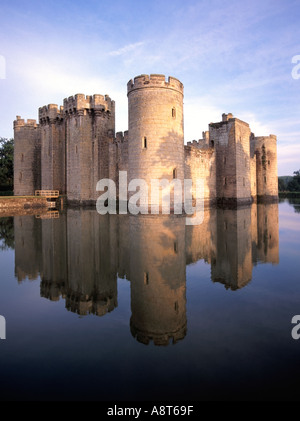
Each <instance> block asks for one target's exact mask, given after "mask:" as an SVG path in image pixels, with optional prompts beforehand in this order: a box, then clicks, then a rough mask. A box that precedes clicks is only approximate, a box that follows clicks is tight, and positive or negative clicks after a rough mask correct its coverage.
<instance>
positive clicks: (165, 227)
mask: <svg viewBox="0 0 300 421" xmlns="http://www.w3.org/2000/svg"><path fill="white" fill-rule="evenodd" d="M129 239H130V244H131V245H132V246H131V247H130V259H129V261H130V281H131V311H132V315H131V319H130V330H131V333H132V335H133V336H134V337H135V338H136V340H137V341H139V342H141V343H144V344H148V343H149V342H150V341H153V343H154V344H155V345H168V344H169V343H170V342H171V341H172V342H173V343H174V344H175V343H177V342H178V341H179V340H181V339H183V338H184V337H185V335H186V330H187V319H186V264H185V262H186V260H185V259H186V255H185V218H184V217H182V216H175V215H164V216H162V215H157V216H154V215H151V216H148V215H147V216H144V215H139V216H132V215H131V216H130V217H129Z"/></svg>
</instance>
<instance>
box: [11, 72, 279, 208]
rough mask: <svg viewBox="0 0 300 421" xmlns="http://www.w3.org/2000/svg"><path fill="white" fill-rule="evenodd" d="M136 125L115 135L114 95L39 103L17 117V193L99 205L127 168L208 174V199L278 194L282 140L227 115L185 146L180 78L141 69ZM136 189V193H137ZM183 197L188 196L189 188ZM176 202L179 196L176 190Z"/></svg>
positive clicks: (154, 175)
mask: <svg viewBox="0 0 300 421" xmlns="http://www.w3.org/2000/svg"><path fill="white" fill-rule="evenodd" d="M127 92H128V107H129V119H128V120H129V127H128V131H126V132H124V133H122V132H119V133H117V134H115V103H114V101H113V100H111V99H110V97H109V96H108V95H105V96H103V95H93V96H85V95H83V94H77V95H75V96H74V97H73V96H71V97H69V98H66V99H65V100H64V102H63V106H60V107H58V106H57V105H56V104H49V105H48V106H44V107H41V108H40V109H39V124H37V123H36V121H35V120H27V122H25V120H23V119H21V117H17V119H16V120H15V121H14V132H15V156H14V193H15V195H16V196H22V195H34V192H35V190H38V189H43V190H59V192H60V194H62V195H66V196H67V200H68V203H69V204H76V205H90V204H95V203H96V200H97V198H98V197H99V195H100V194H101V192H97V191H96V185H97V182H98V181H99V180H100V179H103V178H110V179H112V180H114V181H115V183H116V186H117V194H118V185H119V171H127V173H128V182H130V181H131V180H133V179H143V180H145V182H146V183H147V185H148V187H149V197H148V201H149V204H159V203H155V202H157V201H159V200H160V199H159V198H157V197H156V198H152V197H151V191H150V180H151V179H158V180H161V179H166V180H168V181H169V182H172V180H174V179H177V180H180V181H181V182H183V180H184V179H192V181H193V189H192V193H193V198H195V197H196V190H195V182H196V179H197V178H198V179H199V178H200V179H202V180H203V181H204V199H205V203H207V204H212V203H219V204H221V205H226V206H227V205H229V206H231V205H234V206H237V205H246V204H249V203H251V202H253V201H256V200H258V201H265V200H272V201H273V200H275V201H276V200H277V198H278V187H277V139H276V136H275V135H269V136H260V137H255V135H254V134H253V133H252V132H251V129H250V127H249V124H247V123H246V122H244V121H241V120H239V119H238V118H235V117H234V116H233V115H232V114H230V113H229V114H223V115H222V121H220V122H217V123H210V124H209V127H208V131H205V132H203V134H202V139H199V140H198V141H196V140H193V141H192V142H188V143H187V145H184V127H183V85H182V83H181V82H180V81H179V80H178V79H176V78H173V77H169V78H168V79H167V80H166V78H165V76H164V75H157V74H152V75H140V76H137V77H135V78H134V79H133V80H130V81H129V82H128V84H127ZM130 194H132V193H130ZM128 198H129V197H127V199H128ZM182 200H183V195H182ZM171 205H172V195H171Z"/></svg>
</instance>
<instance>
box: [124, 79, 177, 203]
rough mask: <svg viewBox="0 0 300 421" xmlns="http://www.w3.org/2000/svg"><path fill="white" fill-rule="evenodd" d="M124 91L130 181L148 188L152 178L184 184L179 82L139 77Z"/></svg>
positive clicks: (129, 83) (130, 82)
mask: <svg viewBox="0 0 300 421" xmlns="http://www.w3.org/2000/svg"><path fill="white" fill-rule="evenodd" d="M127 90H128V120H129V130H128V159H129V181H131V180H132V179H143V180H145V181H146V183H147V185H148V186H150V185H151V180H152V179H166V180H168V181H169V182H171V181H172V180H173V179H174V178H176V179H179V180H181V181H182V182H183V180H184V139H183V85H182V83H181V82H180V81H178V80H177V79H175V78H172V77H169V78H168V81H166V79H165V76H163V75H150V76H148V75H141V76H137V77H136V78H134V81H132V80H130V81H129V82H128V85H127ZM153 202H155V200H153ZM149 203H151V196H150V194H149ZM154 204H158V203H154Z"/></svg>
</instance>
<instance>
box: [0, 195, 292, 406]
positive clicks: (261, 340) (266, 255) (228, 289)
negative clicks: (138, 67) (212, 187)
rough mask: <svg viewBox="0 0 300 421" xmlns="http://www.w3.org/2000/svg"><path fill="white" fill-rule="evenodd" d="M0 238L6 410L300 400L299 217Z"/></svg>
mask: <svg viewBox="0 0 300 421" xmlns="http://www.w3.org/2000/svg"><path fill="white" fill-rule="evenodd" d="M0 231H1V234H0V236H1V238H2V239H1V240H0V268H1V272H0V291H1V293H0V314H1V315H3V316H4V317H5V318H6V340H1V341H0V373H1V385H0V392H1V399H9V400H20V399H22V400H38V399H42V400H66V399H68V400H95V399H96V400H100V401H107V400H110V401H118V400H197V401H201V400H259V399H276V400H281V399H299V398H298V396H299V391H300V386H299V382H300V380H299V379H300V364H299V355H300V340H299V341H297V340H294V339H293V338H292V336H291V331H292V328H293V325H292V324H291V320H292V317H293V316H294V315H297V314H300V253H299V250H300V207H299V204H297V203H288V202H287V201H284V202H282V203H279V204H271V205H253V206H252V207H251V208H246V209H240V210H238V211H233V210H221V209H210V210H206V211H205V218H204V221H203V223H202V224H201V225H199V226H195V227H193V226H186V225H185V218H183V217H174V216H158V217H154V216H129V215H128V216H124V215H123V216H121V215H110V216H109V215H107V216H100V215H98V214H97V212H96V211H95V210H74V209H68V210H67V211H66V212H65V213H63V214H60V215H59V218H55V219H46V218H45V217H42V218H41V217H40V216H38V215H27V216H15V217H10V218H2V219H0ZM299 333H300V330H299Z"/></svg>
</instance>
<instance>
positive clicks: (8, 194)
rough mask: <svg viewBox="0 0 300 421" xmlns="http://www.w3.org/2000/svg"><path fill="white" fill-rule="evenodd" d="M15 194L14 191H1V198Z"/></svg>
mask: <svg viewBox="0 0 300 421" xmlns="http://www.w3.org/2000/svg"><path fill="white" fill-rule="evenodd" d="M13 195H14V192H13V191H10V190H8V191H0V196H13Z"/></svg>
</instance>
